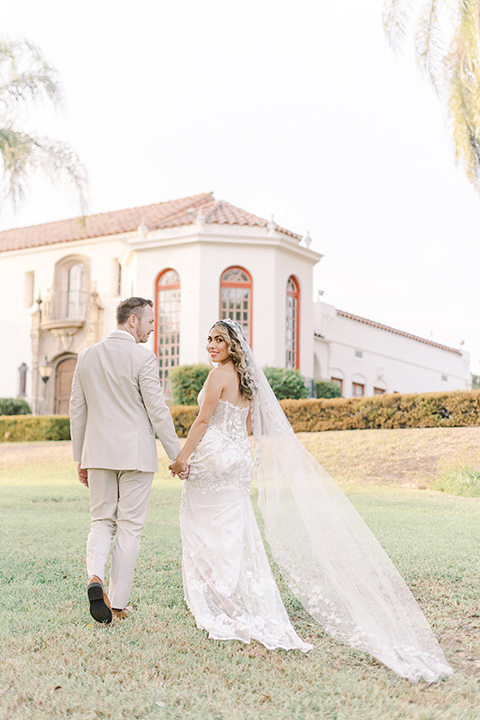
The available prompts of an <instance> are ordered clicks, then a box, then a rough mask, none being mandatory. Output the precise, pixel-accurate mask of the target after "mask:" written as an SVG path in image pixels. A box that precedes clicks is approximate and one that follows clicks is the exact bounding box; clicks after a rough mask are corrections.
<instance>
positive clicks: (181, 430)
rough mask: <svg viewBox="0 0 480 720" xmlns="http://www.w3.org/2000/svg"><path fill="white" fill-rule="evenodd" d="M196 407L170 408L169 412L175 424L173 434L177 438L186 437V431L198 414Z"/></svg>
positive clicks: (180, 406) (181, 406) (178, 406)
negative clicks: (174, 433) (175, 434)
mask: <svg viewBox="0 0 480 720" xmlns="http://www.w3.org/2000/svg"><path fill="white" fill-rule="evenodd" d="M199 409H200V408H199V407H198V405H177V406H176V407H175V406H174V407H171V408H170V412H171V413H172V417H173V422H174V424H175V432H176V433H177V435H178V437H181V438H185V437H187V435H188V431H189V430H190V428H191V427H192V425H193V421H194V420H195V418H196V417H197V415H198V412H199Z"/></svg>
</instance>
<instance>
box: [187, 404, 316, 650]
mask: <svg viewBox="0 0 480 720" xmlns="http://www.w3.org/2000/svg"><path fill="white" fill-rule="evenodd" d="M201 401H202V393H200V395H199V403H200V404H201ZM248 412H249V408H248V407H245V408H241V407H239V406H237V405H234V404H232V403H230V402H227V401H223V400H220V401H219V402H218V405H217V407H216V408H215V410H214V412H213V415H212V418H211V420H210V423H209V425H208V428H207V430H206V432H205V435H204V436H203V438H202V440H201V441H200V443H199V444H198V445H197V448H196V450H195V452H194V453H193V455H192V458H191V464H190V474H189V476H188V479H187V480H185V481H184V485H183V493H182V501H181V506H180V529H181V534H182V544H183V557H182V569H183V586H184V592H185V600H186V602H187V605H188V607H189V609H190V611H191V612H192V614H193V616H194V618H195V620H196V623H197V626H198V627H199V628H202V629H204V630H206V631H207V632H208V633H209V636H210V637H211V638H213V639H216V640H235V639H236V640H242V641H243V642H247V643H248V642H250V640H252V639H254V640H258V641H259V642H261V643H262V644H263V645H265V647H267V648H268V649H274V648H283V649H285V650H291V649H298V650H302V651H303V652H306V651H307V650H310V649H311V648H312V645H309V644H308V643H305V642H303V641H302V640H301V638H300V637H299V636H298V635H297V633H296V632H295V630H294V629H293V627H292V624H291V622H290V620H289V618H288V615H287V612H286V610H285V607H284V605H283V602H282V600H281V597H280V593H279V591H278V588H277V585H276V583H275V580H274V577H273V574H272V571H271V568H270V565H269V562H268V559H267V555H266V553H265V548H264V546H263V542H262V538H261V535H260V531H259V528H258V525H257V522H256V520H255V516H254V513H253V509H252V504H251V500H250V493H251V490H250V486H251V478H252V469H253V462H252V456H251V449H250V442H249V439H248V433H247V425H246V423H247V417H248Z"/></svg>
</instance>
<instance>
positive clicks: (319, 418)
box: [281, 390, 480, 432]
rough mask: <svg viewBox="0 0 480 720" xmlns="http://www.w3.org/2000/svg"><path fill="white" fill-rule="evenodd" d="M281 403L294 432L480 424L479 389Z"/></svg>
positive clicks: (285, 401)
mask: <svg viewBox="0 0 480 720" xmlns="http://www.w3.org/2000/svg"><path fill="white" fill-rule="evenodd" d="M281 404H282V407H283V410H284V412H285V414H286V416H287V417H288V419H289V421H290V423H291V424H292V425H293V429H294V430H295V432H301V431H304V432H319V431H321V430H363V429H378V428H389V429H390V428H426V427H466V426H468V425H480V390H467V391H463V390H459V391H454V392H444V393H426V394H423V395H422V394H415V395H413V394H412V395H400V394H394V395H375V396H374V397H369V398H358V399H356V398H349V399H348V400H345V399H343V398H334V399H332V400H324V399H322V400H284V401H282V403H281Z"/></svg>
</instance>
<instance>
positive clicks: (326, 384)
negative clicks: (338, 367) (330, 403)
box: [315, 380, 342, 399]
mask: <svg viewBox="0 0 480 720" xmlns="http://www.w3.org/2000/svg"><path fill="white" fill-rule="evenodd" d="M315 397H316V398H327V399H328V398H338V397H342V391H341V390H340V388H339V387H338V385H336V384H335V383H333V382H330V381H328V380H318V381H317V382H316V383H315Z"/></svg>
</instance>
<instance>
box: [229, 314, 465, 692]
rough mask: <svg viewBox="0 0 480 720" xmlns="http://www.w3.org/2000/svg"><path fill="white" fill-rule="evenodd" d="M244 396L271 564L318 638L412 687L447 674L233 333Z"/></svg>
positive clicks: (420, 619) (388, 566)
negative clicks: (316, 626) (371, 660)
mask: <svg viewBox="0 0 480 720" xmlns="http://www.w3.org/2000/svg"><path fill="white" fill-rule="evenodd" d="M223 322H224V323H226V324H228V325H229V326H230V328H231V329H232V330H233V331H234V333H235V335H236V336H237V337H238V339H239V340H240V342H241V344H242V348H243V350H244V352H245V359H246V372H245V375H246V379H247V382H248V383H249V385H250V386H251V387H252V388H253V391H254V397H253V401H252V421H253V438H254V443H253V454H254V467H255V470H254V472H255V478H256V481H257V484H258V490H259V505H260V509H261V511H262V514H263V518H264V522H265V534H266V537H267V540H268V542H269V544H270V547H271V549H272V553H273V556H274V558H275V561H276V562H277V563H278V566H279V568H280V570H281V571H282V574H283V576H284V578H285V580H286V582H287V584H288V586H289V587H290V589H291V591H292V592H293V593H294V595H295V596H296V597H297V598H298V599H299V600H300V601H301V603H302V604H303V605H304V607H305V608H306V610H307V611H308V612H309V613H310V615H312V616H313V617H314V618H315V619H316V620H317V621H318V622H319V623H320V625H321V626H322V627H323V628H324V629H325V631H326V632H327V633H329V634H330V635H332V636H333V637H334V638H336V639H338V640H340V641H341V642H344V643H346V644H348V645H350V646H351V647H354V648H358V649H359V650H364V651H366V652H368V653H370V654H371V655H373V656H374V657H376V658H377V659H378V660H380V661H381V662H382V663H384V664H385V665H387V666H388V667H389V668H391V669H392V670H393V671H394V672H395V673H397V674H398V675H400V676H401V677H404V678H407V679H408V680H411V681H412V682H416V681H418V680H420V679H423V680H425V681H426V682H430V683H431V682H435V681H436V680H438V679H439V678H441V677H446V676H448V675H451V674H452V673H453V670H452V668H451V667H450V665H449V664H448V662H447V660H446V659H445V656H444V655H443V652H442V650H441V649H440V646H439V645H438V643H437V640H436V638H435V636H434V635H433V632H432V630H431V629H430V626H429V625H428V623H427V621H426V619H425V617H424V615H423V613H422V611H421V610H420V608H419V606H418V604H417V602H416V601H415V598H414V597H413V595H412V593H411V592H410V590H409V589H408V587H407V585H406V584H405V582H404V580H403V578H402V577H401V575H400V574H399V573H398V571H397V570H396V568H395V567H394V565H393V563H392V562H391V560H390V559H389V557H388V556H387V554H386V553H385V551H384V550H383V548H382V547H381V546H380V544H379V542H378V541H377V540H376V538H375V537H374V535H373V534H372V532H371V531H370V530H369V528H368V527H367V525H366V524H365V522H364V521H363V520H362V518H361V517H360V515H359V514H358V512H357V511H356V510H355V508H354V507H353V505H352V504H351V503H350V501H349V500H348V499H347V498H346V496H345V495H344V494H343V492H342V491H341V490H340V489H339V487H338V486H337V485H336V483H335V482H334V481H333V480H332V478H331V477H330V476H329V475H328V473H327V472H326V471H325V470H324V469H323V468H322V466H321V465H320V464H319V463H318V462H317V461H316V460H315V458H314V457H313V456H312V455H311V454H310V453H309V452H308V451H307V450H305V448H304V447H303V446H302V444H301V443H300V441H299V440H298V438H297V437H296V436H295V434H294V432H293V429H292V427H291V425H290V423H289V422H288V420H287V418H286V417H285V415H284V413H283V410H282V408H281V407H280V405H279V403H278V401H277V399H276V397H275V395H274V393H273V391H272V389H271V388H270V385H269V383H268V381H267V379H266V377H265V375H264V373H263V371H262V370H261V368H260V367H259V366H258V365H257V363H256V361H255V358H254V356H253V354H252V351H251V349H250V347H249V345H248V343H247V341H246V339H245V337H244V335H243V331H242V328H241V326H240V325H239V324H238V323H237V322H235V321H233V320H224V321H223Z"/></svg>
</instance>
